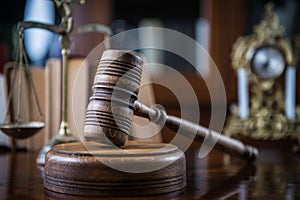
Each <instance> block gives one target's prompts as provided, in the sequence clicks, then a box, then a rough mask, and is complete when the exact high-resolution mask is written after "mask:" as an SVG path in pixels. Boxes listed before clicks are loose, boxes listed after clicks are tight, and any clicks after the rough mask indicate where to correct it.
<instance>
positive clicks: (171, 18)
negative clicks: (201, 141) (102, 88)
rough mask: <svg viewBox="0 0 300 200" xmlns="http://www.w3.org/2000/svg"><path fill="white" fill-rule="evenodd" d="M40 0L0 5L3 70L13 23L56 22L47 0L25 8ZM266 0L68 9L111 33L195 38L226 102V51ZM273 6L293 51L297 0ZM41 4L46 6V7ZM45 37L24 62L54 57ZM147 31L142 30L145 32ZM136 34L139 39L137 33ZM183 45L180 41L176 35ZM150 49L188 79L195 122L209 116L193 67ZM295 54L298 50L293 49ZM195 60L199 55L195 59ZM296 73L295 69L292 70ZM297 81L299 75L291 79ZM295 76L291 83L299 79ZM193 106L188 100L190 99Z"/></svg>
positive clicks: (167, 94) (170, 103)
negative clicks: (160, 31)
mask: <svg viewBox="0 0 300 200" xmlns="http://www.w3.org/2000/svg"><path fill="white" fill-rule="evenodd" d="M35 1H40V2H41V1H42V0H27V1H25V0H10V1H5V4H3V5H2V6H1V8H0V9H1V11H0V15H1V17H0V70H1V73H3V66H4V64H5V63H6V62H8V61H11V60H14V59H15V57H14V56H15V52H14V51H15V50H14V49H15V44H16V33H15V29H16V23H17V22H18V21H22V20H24V19H28V20H32V19H44V18H43V17H42V16H39V15H38V14H39V13H40V14H41V15H43V16H44V15H47V14H48V17H49V18H48V20H49V21H47V19H46V18H45V19H44V20H46V21H44V22H48V23H53V24H59V22H60V18H59V15H58V14H57V13H56V12H55V10H54V7H53V5H51V4H52V2H51V1H50V0H43V1H44V2H45V5H44V7H42V5H39V6H38V8H36V10H38V11H42V12H37V11H34V12H33V11H32V12H33V13H36V14H37V16H32V15H31V14H30V9H29V8H28V7H29V6H30V3H34V2H35ZM268 2H269V1H266V0H227V1H223V0H190V1H186V0H164V1H160V0H144V1H139V0H87V1H86V3H85V5H83V6H76V7H75V8H74V10H73V17H74V26H75V27H76V26H80V25H83V24H87V23H100V24H105V25H107V26H109V27H111V29H112V32H113V34H117V33H120V32H122V31H125V30H129V29H133V28H138V27H143V26H155V27H164V28H169V29H172V30H176V31H179V32H181V33H183V34H186V35H188V36H190V37H191V38H193V39H195V40H196V41H198V42H199V43H200V44H201V45H202V46H203V47H204V48H205V49H206V50H207V52H208V53H209V55H210V56H211V58H212V59H213V61H214V62H215V64H216V65H217V67H218V69H219V71H220V73H221V76H222V78H223V80H224V84H225V89H226V95H227V97H226V98H227V104H228V106H230V104H232V103H235V102H237V80H236V79H237V77H236V74H235V72H234V70H233V69H232V67H231V58H230V53H231V50H232V46H233V43H234V42H235V41H236V40H237V38H238V37H239V36H245V35H248V34H251V33H252V31H253V25H255V24H258V23H259V22H260V20H261V19H262V16H263V13H264V5H265V4H266V3H268ZM272 2H273V3H274V5H275V6H274V10H275V12H276V13H277V14H278V16H279V18H280V23H281V24H282V25H283V26H285V28H286V31H285V36H286V37H287V38H288V39H289V40H290V41H291V43H292V45H293V48H294V50H295V51H298V49H299V48H300V42H299V41H300V21H299V20H297V19H299V17H300V16H299V14H300V12H299V6H300V5H299V2H298V1H297V0H274V1H272ZM46 10H48V11H47V12H46ZM47 37H48V39H47V40H46V41H43V40H41V41H40V42H38V41H37V39H38V38H36V37H35V43H40V44H41V45H42V44H45V46H43V47H39V48H42V49H43V51H44V53H43V55H40V56H39V57H38V58H35V57H34V55H35V53H36V52H37V53H41V50H39V49H38V48H37V47H35V46H33V47H32V48H33V49H32V50H31V49H30V45H29V44H26V49H27V51H28V54H29V58H30V62H31V64H32V65H34V66H36V67H41V68H43V67H44V66H45V63H46V61H47V60H48V59H49V58H53V57H54V58H59V57H60V46H59V42H58V37H57V36H56V35H54V34H52V35H51V34H50V35H47ZM146 37H147V36H146ZM137 38H139V39H137ZM72 39H73V45H72V49H71V56H73V57H76V56H81V57H84V56H86V55H87V54H88V53H89V52H90V51H91V50H92V49H93V48H94V47H95V46H97V45H98V44H99V43H100V42H101V41H102V40H103V36H102V35H100V34H97V33H88V34H85V35H74V36H73V37H72ZM144 39H145V38H142V39H141V38H140V37H139V36H135V35H133V36H132V38H126V39H124V41H120V43H122V44H121V45H120V44H112V47H113V48H119V46H122V48H126V46H127V47H130V45H131V44H132V43H135V42H143V41H142V40H144ZM146 39H148V40H149V41H150V42H163V41H164V40H165V39H166V38H164V36H163V35H160V36H154V37H151V36H150V35H149V38H146ZM176 43H178V45H181V46H182V47H183V48H186V49H190V47H186V46H185V44H181V41H176ZM190 50H191V53H193V55H192V56H193V59H195V61H196V63H197V59H199V56H198V55H197V51H195V50H194V49H190ZM148 55H151V56H150V57H149V58H148V59H149V60H150V61H152V62H160V63H163V64H166V65H168V66H171V67H173V68H174V69H176V70H178V71H179V72H180V73H182V74H183V75H184V76H185V77H186V78H187V80H188V81H189V82H190V84H191V85H192V87H193V88H194V90H195V93H196V94H197V97H198V101H199V106H200V109H201V112H202V113H206V115H205V116H206V117H201V119H200V123H201V124H204V125H207V124H208V123H209V119H210V117H209V116H210V106H211V102H210V96H209V93H208V90H207V87H206V85H205V83H204V81H203V78H202V77H201V76H199V75H198V73H196V72H195V70H196V69H195V68H194V67H192V66H191V65H190V64H189V63H188V62H187V61H185V60H184V59H183V58H180V57H178V56H176V55H173V54H172V53H170V52H165V51H161V50H152V52H148ZM297 56H298V55H297ZM200 62H201V61H200ZM197 67H199V69H197V70H200V71H201V72H203V74H204V75H205V73H209V66H205V65H199V66H197ZM155 70H156V69H149V71H150V72H149V73H150V78H151V79H152V80H154V81H155V79H160V78H166V79H168V80H170V81H173V82H174V84H176V80H174V79H172V77H168V76H167V75H166V74H161V73H160V72H157V71H155ZM298 77H299V74H298ZM297 81H298V82H299V78H298V79H297ZM298 82H297V85H299V84H298ZM299 90H300V87H298V88H297V102H299V97H300V96H299V94H300V91H299ZM153 91H154V95H155V100H156V102H157V103H159V104H162V105H164V107H165V109H166V110H167V111H168V112H169V113H170V114H174V115H178V116H179V115H180V111H179V109H178V102H177V99H176V97H175V96H174V94H173V93H172V91H170V90H168V89H167V88H165V87H162V86H159V85H154V86H153ZM191 106H193V105H191Z"/></svg>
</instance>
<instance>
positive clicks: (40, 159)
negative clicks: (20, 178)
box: [36, 134, 78, 165]
mask: <svg viewBox="0 0 300 200" xmlns="http://www.w3.org/2000/svg"><path fill="white" fill-rule="evenodd" d="M73 142H78V140H77V138H75V137H74V136H73V135H71V134H67V135H61V134H57V135H56V136H55V137H54V138H52V140H51V141H50V142H49V144H47V145H45V146H44V147H43V148H42V149H41V150H40V152H39V154H38V156H37V158H36V163H37V164H38V165H44V164H45V160H46V154H47V152H48V151H50V150H51V149H53V147H54V146H55V145H57V144H63V143H73Z"/></svg>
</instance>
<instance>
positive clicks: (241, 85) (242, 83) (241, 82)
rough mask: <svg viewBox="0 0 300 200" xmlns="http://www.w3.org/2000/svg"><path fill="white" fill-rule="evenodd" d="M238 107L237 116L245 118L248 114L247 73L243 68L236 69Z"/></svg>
mask: <svg viewBox="0 0 300 200" xmlns="http://www.w3.org/2000/svg"><path fill="white" fill-rule="evenodd" d="M238 107H239V117H240V118H241V119H247V118H248V116H249V92H248V73H247V71H246V69H244V68H240V69H239V70H238Z"/></svg>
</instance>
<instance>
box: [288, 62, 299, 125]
mask: <svg viewBox="0 0 300 200" xmlns="http://www.w3.org/2000/svg"><path fill="white" fill-rule="evenodd" d="M295 92H296V68H295V67H292V66H290V67H288V68H287V71H286V76H285V115H286V117H287V118H288V119H289V120H295V105H296V94H295Z"/></svg>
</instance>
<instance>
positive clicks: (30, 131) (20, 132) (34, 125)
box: [0, 121, 45, 139]
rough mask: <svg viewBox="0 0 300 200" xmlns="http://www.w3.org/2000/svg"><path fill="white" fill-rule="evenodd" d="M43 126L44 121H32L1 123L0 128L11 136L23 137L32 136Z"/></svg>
mask: <svg viewBox="0 0 300 200" xmlns="http://www.w3.org/2000/svg"><path fill="white" fill-rule="evenodd" d="M44 127H45V123H44V122H37V121H34V122H27V123H13V124H1V125H0V130H1V131H2V132H3V133H5V134H6V135H8V136H10V137H12V138H15V139H25V138H28V137H31V136H33V135H34V134H36V133H37V132H38V131H40V130H41V129H42V128H44Z"/></svg>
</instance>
